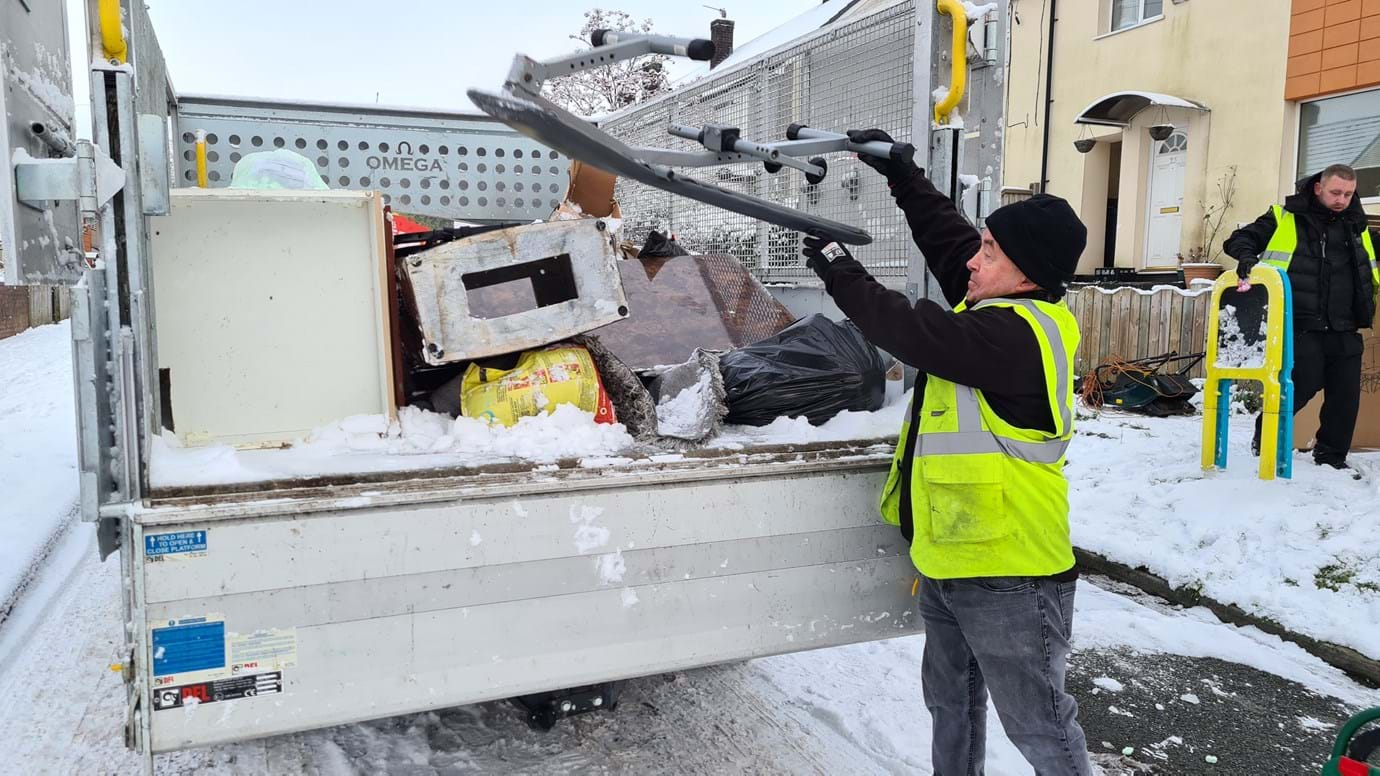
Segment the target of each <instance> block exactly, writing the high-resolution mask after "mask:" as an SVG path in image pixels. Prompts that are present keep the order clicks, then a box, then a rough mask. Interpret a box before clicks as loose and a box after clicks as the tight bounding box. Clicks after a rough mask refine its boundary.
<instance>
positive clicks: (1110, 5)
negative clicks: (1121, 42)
mask: <svg viewBox="0 0 1380 776" xmlns="http://www.w3.org/2000/svg"><path fill="white" fill-rule="evenodd" d="M1132 2H1134V3H1135V4H1136V17H1137V18H1136V21H1135V22H1133V23H1131V24H1128V25H1126V26H1125V27H1113V26H1112V25H1113V24H1115V23H1116V13H1115V11H1116V0H1106V5H1104V6H1103V7H1104V8H1106V10H1107V25H1106V29H1104V30H1103V32H1102V35H1099V36H1097V37H1099V38H1101V37H1105V36H1107V35H1115V34H1117V33H1119V32H1125V31H1127V30H1134V29H1135V28H1137V27H1141V26H1143V25H1146V24H1150V23H1151V22H1157V21H1159V20H1160V19H1163V18H1164V2H1163V0H1162V2H1161V3H1160V12H1159V13H1157V14H1155V15H1154V16H1148V17H1147V16H1146V15H1145V2H1146V0H1132Z"/></svg>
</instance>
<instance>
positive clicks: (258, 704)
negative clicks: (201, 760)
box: [132, 457, 919, 752]
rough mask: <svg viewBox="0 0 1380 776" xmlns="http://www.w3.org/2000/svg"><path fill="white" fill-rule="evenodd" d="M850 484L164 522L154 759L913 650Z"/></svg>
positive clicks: (150, 584) (151, 580)
mask: <svg viewBox="0 0 1380 776" xmlns="http://www.w3.org/2000/svg"><path fill="white" fill-rule="evenodd" d="M833 466H835V467H836V470H834V471H826V470H821V469H819V468H817V467H816V468H811V467H808V466H801V467H797V469H796V470H794V471H792V470H791V468H790V467H789V466H784V467H783V466H772V467H758V468H756V469H754V468H753V467H751V466H748V467H745V468H743V469H741V470H729V469H720V470H718V471H717V472H716V473H710V472H706V473H705V476H704V479H701V480H698V481H695V480H677V479H676V478H668V480H667V481H666V482H657V481H656V477H655V473H644V474H643V475H641V476H640V479H641V484H639V485H632V484H630V483H628V482H619V478H617V477H615V478H613V480H612V482H611V483H610V485H609V486H608V487H602V488H601V487H597V486H595V485H591V484H590V483H589V482H586V483H585V489H571V488H563V487H560V483H559V482H558V483H554V486H553V483H547V487H545V488H542V487H538V488H534V489H533V490H535V491H536V492H533V493H527V494H523V493H494V494H491V495H488V496H472V497H460V498H456V499H452V500H439V501H433V502H431V503H424V504H411V505H409V504H394V505H390V506H371V505H369V502H370V499H369V498H359V499H356V501H357V502H359V504H360V506H358V507H357V508H339V507H338V506H337V507H336V508H333V509H330V510H327V511H312V510H310V509H304V510H299V509H297V508H295V506H294V502H279V504H280V509H279V511H278V513H277V514H272V513H270V512H268V511H265V510H264V509H263V507H264V506H266V505H260V508H259V510H258V511H257V513H255V515H254V516H248V515H244V516H240V515H235V514H229V513H228V512H227V510H220V511H219V513H217V509H216V508H215V507H214V506H211V507H209V508H208V509H206V510H197V509H194V508H188V507H181V506H180V507H178V508H176V509H175V510H166V511H165V512H164V513H162V514H159V513H158V510H157V509H155V510H153V511H151V512H150V513H149V514H148V515H147V517H148V518H149V519H148V520H143V519H141V518H140V517H136V525H134V526H133V532H134V536H133V537H132V538H133V539H134V546H137V547H142V548H143V549H144V553H143V554H141V555H138V556H136V562H135V570H134V573H135V574H136V575H137V576H138V577H139V578H140V580H141V584H140V585H137V586H136V588H138V589H140V590H141V592H142V601H141V602H140V605H139V606H138V607H137V613H136V618H135V619H136V628H142V629H144V634H143V635H144V637H145V638H144V639H143V641H144V650H145V654H144V655H143V656H142V660H140V661H139V662H140V668H141V671H140V675H139V677H138V680H139V681H141V682H142V683H144V684H145V686H146V687H148V688H149V690H150V693H149V695H148V696H146V697H147V698H148V700H147V703H148V705H146V706H145V708H147V709H149V714H150V715H151V721H150V724H151V749H152V750H153V751H156V752H161V751H168V750H171V749H180V748H186V747H191V746H202V745H207V744H214V743H220V742H227V741H235V740H242V739H248V738H256V737H260V736H266V735H275V734H281V733H287V732H291V731H298V730H305V729H311V728H318V727H324V726H328V725H336V724H342V723H348V722H354V721H361V720H366V719H372V718H378V717H386V716H392V715H397V714H405V713H412V712H419V711H424V710H428V709H437V708H444V707H450V706H457V705H462V704H468V703H475V702H480V701H487V700H493V699H499V698H507V697H513V696H516V695H521V694H526V693H533V692H539V691H544V690H552V689H559V688H563V687H572V686H580V685H585V684H591V683H596V682H601V681H607V680H613V679H621V678H630V677H636V676H645V675H650V674H656V673H660V672H665V671H673V670H680V669H686V668H693V667H697V666H706V665H712V664H716V663H722V662H725V661H733V660H742V659H747V658H752V657H759V656H764V655H771V654H778V653H783V652H790V651H796V650H803V649H812V648H818V647H826V646H834V645H838V644H845V643H851V642H857V641H865V640H871V639H878V638H886V637H890V636H897V635H904V634H907V633H912V632H916V631H918V629H919V623H918V616H916V614H915V612H914V607H913V600H914V599H912V598H911V595H910V590H911V581H912V579H913V578H914V571H913V569H911V567H910V561H909V559H908V557H907V554H906V548H905V545H904V542H903V541H902V540H901V539H900V536H899V535H898V533H897V532H896V530H895V529H894V528H892V527H890V526H887V525H884V524H882V523H881V522H879V521H878V520H877V518H876V511H875V507H874V504H875V499H876V496H877V493H878V491H879V489H880V487H881V485H882V480H883V477H884V476H885V470H884V467H883V465H882V464H881V463H880V462H879V461H878V460H877V459H876V458H875V457H874V458H872V459H870V460H867V461H862V462H852V463H848V462H842V463H840V462H835V463H834V464H833ZM299 501H300V500H299ZM296 506H303V505H301V504H297V505H296ZM199 512H204V513H208V515H209V516H207V517H205V518H202V517H199V515H198V513H199ZM169 520H173V521H175V522H168V521H169Z"/></svg>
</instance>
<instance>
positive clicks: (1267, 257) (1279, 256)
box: [1260, 251, 1294, 267]
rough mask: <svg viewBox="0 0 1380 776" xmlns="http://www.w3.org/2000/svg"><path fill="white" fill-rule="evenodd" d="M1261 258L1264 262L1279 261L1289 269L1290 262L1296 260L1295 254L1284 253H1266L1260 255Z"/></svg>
mask: <svg viewBox="0 0 1380 776" xmlns="http://www.w3.org/2000/svg"><path fill="white" fill-rule="evenodd" d="M1260 258H1261V260H1262V261H1277V262H1279V263H1280V264H1283V265H1285V266H1286V267H1287V266H1288V265H1289V260H1290V259H1292V258H1294V254H1292V253H1285V252H1284V251H1265V252H1264V253H1262V254H1260Z"/></svg>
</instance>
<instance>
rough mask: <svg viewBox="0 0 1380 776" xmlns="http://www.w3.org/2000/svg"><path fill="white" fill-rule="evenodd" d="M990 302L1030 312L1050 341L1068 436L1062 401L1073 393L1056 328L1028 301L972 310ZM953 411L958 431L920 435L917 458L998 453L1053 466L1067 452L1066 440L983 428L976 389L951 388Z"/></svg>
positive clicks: (1069, 412)
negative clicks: (1007, 434) (1020, 437)
mask: <svg viewBox="0 0 1380 776" xmlns="http://www.w3.org/2000/svg"><path fill="white" fill-rule="evenodd" d="M993 303H1007V304H1013V305H1020V306H1021V307H1024V308H1026V309H1027V310H1029V311H1030V312H1031V313H1032V314H1033V315H1034V316H1035V320H1037V321H1039V323H1040V328H1041V330H1042V331H1043V332H1044V334H1045V338H1046V339H1047V340H1048V341H1049V344H1050V348H1051V350H1052V351H1053V354H1052V355H1053V360H1054V373H1055V380H1054V382H1055V390H1056V391H1057V398H1056V401H1057V402H1058V404H1059V410H1060V413H1061V415H1062V417H1063V421H1064V423H1063V428H1064V431H1065V433H1068V432H1069V430H1070V429H1072V427H1073V425H1072V424H1073V418H1072V409H1071V408H1070V407H1069V405H1068V404H1067V403H1066V402H1065V401H1064V397H1065V396H1067V395H1070V392H1071V391H1072V390H1073V383H1072V378H1071V376H1070V365H1069V364H1068V363H1067V359H1066V357H1065V356H1066V351H1065V349H1064V341H1063V337H1061V336H1060V332H1059V325H1058V324H1057V323H1055V322H1054V320H1053V319H1052V318H1050V317H1049V316H1048V315H1046V314H1045V313H1044V311H1043V310H1041V309H1040V308H1039V307H1037V306H1036V305H1035V303H1034V302H1033V301H1031V300H1029V299H989V300H986V301H983V302H979V303H978V304H977V305H974V308H973V309H977V308H979V307H982V306H983V305H987V304H993ZM954 388H955V391H954V404H955V407H954V411H955V413H956V414H957V416H958V431H941V432H930V433H928V434H925V433H922V434H920V435H919V437H918V439H917V451H916V455H917V456H928V455H977V454H981V453H1001V454H1003V455H1007V456H1009V457H1011V458H1015V459H1017V460H1021V461H1025V462H1027V463H1043V464H1055V463H1058V462H1059V459H1061V458H1063V457H1064V453H1065V451H1067V450H1068V446H1069V439H1070V438H1071V435H1070V437H1068V438H1062V439H1052V440H1049V441H1047V442H1023V441H1018V440H1015V439H1006V438H1004V437H1001V436H998V435H997V434H995V433H993V432H991V431H986V430H984V429H983V428H982V408H981V405H980V404H979V401H978V395H977V390H976V389H974V388H972V387H970V386H966V385H955V386H954Z"/></svg>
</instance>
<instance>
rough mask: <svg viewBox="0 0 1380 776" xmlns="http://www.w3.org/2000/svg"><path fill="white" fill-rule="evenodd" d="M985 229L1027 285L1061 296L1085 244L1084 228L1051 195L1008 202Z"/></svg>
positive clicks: (1075, 214) (1059, 200)
mask: <svg viewBox="0 0 1380 776" xmlns="http://www.w3.org/2000/svg"><path fill="white" fill-rule="evenodd" d="M987 229H988V230H989V231H990V232H991V233H992V238H993V239H994V240H996V241H997V244H998V245H1000V246H1001V249H1002V251H1003V252H1004V253H1005V254H1006V255H1007V256H1010V257H1011V261H1013V262H1015V264H1016V266H1017V267H1019V268H1020V270H1021V272H1023V273H1025V276H1026V277H1027V278H1029V279H1030V282H1032V283H1034V284H1035V285H1037V286H1039V287H1040V288H1043V289H1044V290H1046V291H1049V292H1050V293H1053V294H1056V295H1059V296H1062V295H1063V294H1064V290H1065V289H1066V288H1067V287H1068V283H1069V281H1070V280H1072V279H1073V274H1074V272H1076V271H1077V269H1078V257H1079V256H1082V255H1083V248H1085V247H1086V246H1087V244H1088V228H1087V227H1086V226H1083V222H1082V221H1080V220H1078V214H1077V213H1074V212H1073V208H1071V207H1069V203H1068V202H1066V201H1064V200H1063V199H1060V198H1059V197H1056V196H1053V195H1051V194H1036V195H1035V196H1033V197H1031V198H1030V199H1025V200H1021V201H1020V202H1012V203H1011V204H1009V205H1005V206H1003V207H1000V208H997V209H996V210H995V211H993V212H992V214H991V215H989V216H987Z"/></svg>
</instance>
